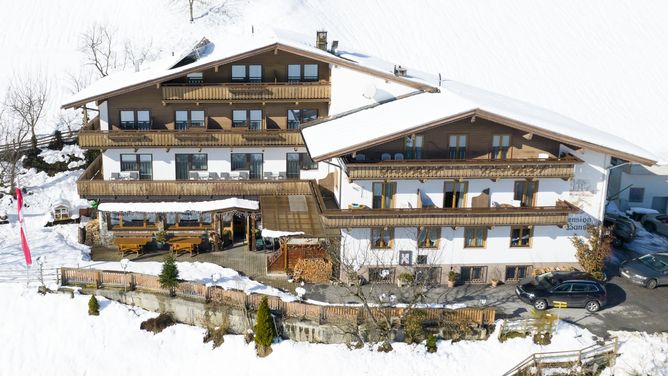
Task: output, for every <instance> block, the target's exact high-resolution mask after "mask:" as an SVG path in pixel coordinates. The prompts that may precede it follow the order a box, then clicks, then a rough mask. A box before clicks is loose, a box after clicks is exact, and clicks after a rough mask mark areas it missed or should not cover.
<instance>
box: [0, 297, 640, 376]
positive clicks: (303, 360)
mask: <svg viewBox="0 0 668 376" xmlns="http://www.w3.org/2000/svg"><path fill="white" fill-rule="evenodd" d="M98 299H99V301H100V316H88V314H87V301H88V297H87V296H80V295H77V294H75V296H74V299H70V298H69V297H67V296H66V295H51V294H50V295H46V296H41V295H38V294H36V293H35V292H33V291H26V290H24V289H19V288H8V287H6V286H0V300H2V301H3V302H7V303H6V304H2V305H0V333H3V349H4V351H0V364H2V365H3V367H2V372H3V373H6V374H8V375H17V374H22V375H63V374H66V375H84V374H95V375H100V376H104V375H114V376H116V375H156V374H157V375H184V374H204V373H215V372H221V371H222V370H224V371H225V372H226V373H229V374H234V375H257V374H272V375H294V374H295V373H299V370H300V369H301V370H304V369H317V370H318V374H319V375H380V374H385V375H402V374H403V375H413V374H418V375H437V374H450V375H498V374H500V373H502V372H505V371H506V370H508V369H510V368H512V367H513V366H515V364H517V363H518V362H520V361H521V360H523V359H524V358H526V357H527V356H529V355H530V354H532V353H535V352H541V351H560V350H573V349H579V348H582V347H585V346H588V345H590V344H592V343H593V341H592V339H591V334H590V333H589V332H588V331H586V330H583V329H580V328H578V327H576V326H573V325H569V324H565V323H562V324H560V326H559V329H558V334H557V335H555V337H554V338H553V339H552V344H551V345H549V346H542V347H541V346H538V345H535V344H533V342H532V340H531V338H516V339H510V340H508V341H506V342H504V343H499V342H498V340H497V339H496V338H495V337H494V336H491V337H490V339H488V340H486V341H460V342H456V343H452V342H450V341H441V342H439V348H438V352H437V353H435V354H428V353H426V351H425V347H424V346H415V345H406V344H403V343H396V344H393V347H394V351H392V352H390V353H387V354H386V353H380V352H376V351H371V348H370V347H366V348H364V349H361V350H353V351H351V350H348V349H347V348H346V346H344V345H321V344H310V343H303V342H293V341H281V342H280V343H276V344H274V345H273V346H272V347H273V349H274V351H273V353H272V354H271V355H270V356H269V357H267V358H264V359H258V358H257V357H256V355H255V350H254V345H253V344H250V345H247V344H246V343H245V342H244V340H243V338H242V336H237V335H227V336H225V343H224V344H223V345H222V346H221V347H219V348H217V349H212V346H211V344H209V343H202V337H203V336H204V330H203V329H201V328H197V327H192V326H187V325H180V324H179V325H175V326H173V327H170V328H167V329H166V330H165V331H163V332H162V333H160V334H157V335H153V334H151V333H148V332H145V331H141V330H139V324H140V323H141V322H142V321H144V320H146V319H148V318H150V317H155V316H156V314H155V313H151V312H146V311H144V310H141V309H137V308H133V307H129V306H125V305H122V304H119V303H116V302H112V301H108V300H106V299H103V298H98ZM645 351H646V352H647V353H649V350H647V349H646V350H645Z"/></svg>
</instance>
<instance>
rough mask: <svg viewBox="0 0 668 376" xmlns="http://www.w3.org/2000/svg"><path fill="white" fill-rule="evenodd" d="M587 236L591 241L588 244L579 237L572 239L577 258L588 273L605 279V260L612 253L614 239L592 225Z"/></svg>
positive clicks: (600, 228) (598, 227)
mask: <svg viewBox="0 0 668 376" xmlns="http://www.w3.org/2000/svg"><path fill="white" fill-rule="evenodd" d="M605 232H607V231H605ZM587 235H588V238H589V239H587V241H586V242H585V241H584V240H583V239H582V238H581V237H579V236H575V235H574V236H572V237H571V243H572V244H573V246H574V247H575V249H576V252H575V257H576V258H577V259H578V262H579V263H580V265H581V266H582V268H583V269H584V270H585V271H586V272H588V273H592V275H594V277H596V278H598V279H603V270H604V269H605V259H606V258H607V257H608V256H609V255H610V252H611V251H612V238H611V237H610V236H605V235H604V231H603V228H602V227H600V226H592V225H588V226H587Z"/></svg>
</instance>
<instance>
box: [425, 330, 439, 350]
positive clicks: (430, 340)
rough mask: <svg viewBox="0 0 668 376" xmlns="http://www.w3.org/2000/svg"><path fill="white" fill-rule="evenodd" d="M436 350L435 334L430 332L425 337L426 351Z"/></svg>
mask: <svg viewBox="0 0 668 376" xmlns="http://www.w3.org/2000/svg"><path fill="white" fill-rule="evenodd" d="M436 350H438V346H437V345H436V336H435V335H433V334H431V335H429V337H427V352H428V353H435V352H436Z"/></svg>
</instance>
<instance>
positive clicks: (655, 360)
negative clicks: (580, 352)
mask: <svg viewBox="0 0 668 376" xmlns="http://www.w3.org/2000/svg"><path fill="white" fill-rule="evenodd" d="M610 334H611V335H613V336H616V337H617V338H618V339H619V344H620V345H619V353H620V355H619V358H617V361H616V363H615V366H614V367H612V369H605V370H603V372H602V373H601V376H612V375H654V376H667V375H668V333H666V332H663V333H655V334H647V333H641V332H610Z"/></svg>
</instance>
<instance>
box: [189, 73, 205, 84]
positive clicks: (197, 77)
mask: <svg viewBox="0 0 668 376" xmlns="http://www.w3.org/2000/svg"><path fill="white" fill-rule="evenodd" d="M186 79H187V80H188V84H191V85H194V84H201V83H203V82H204V73H202V72H194V73H188V74H187V75H186Z"/></svg>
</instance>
